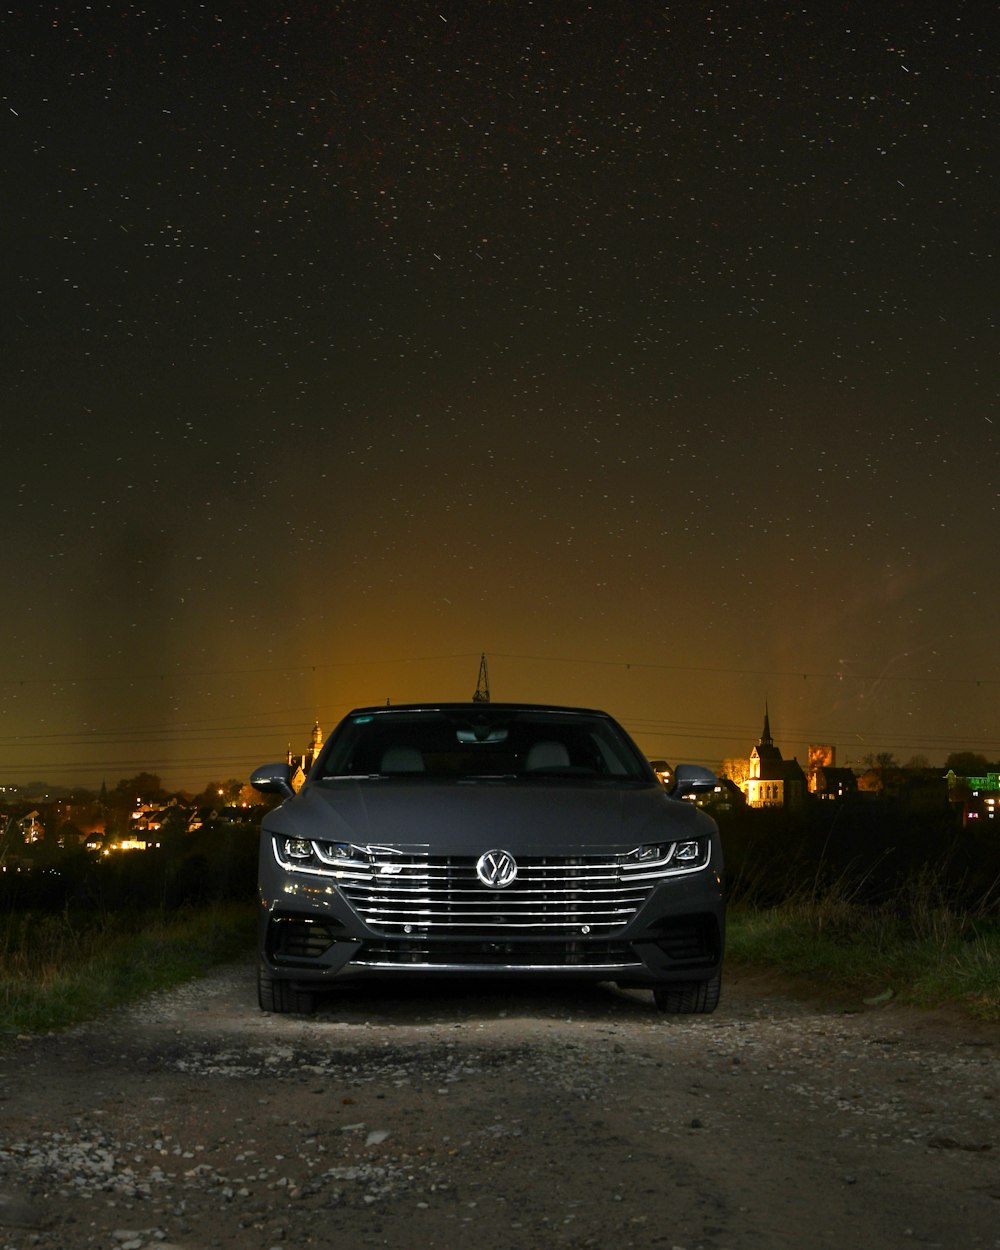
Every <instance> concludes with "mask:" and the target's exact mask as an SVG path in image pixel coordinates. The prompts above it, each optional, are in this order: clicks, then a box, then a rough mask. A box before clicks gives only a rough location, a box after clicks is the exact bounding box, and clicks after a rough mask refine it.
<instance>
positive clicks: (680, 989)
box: [653, 973, 722, 1016]
mask: <svg viewBox="0 0 1000 1250" xmlns="http://www.w3.org/2000/svg"><path fill="white" fill-rule="evenodd" d="M721 988H722V975H721V973H716V974H715V976H714V977H712V978H711V979H710V980H708V981H694V982H692V983H691V984H689V985H657V986H655V987H654V989H653V1001H654V1002H655V1003H656V1006H657V1008H658V1009H659V1010H660V1011H663V1012H666V1013H667V1014H668V1015H674V1016H690V1015H708V1013H709V1012H711V1011H714V1010H715V1009H716V1007H717V1006H718V1005H719V991H720V990H721Z"/></svg>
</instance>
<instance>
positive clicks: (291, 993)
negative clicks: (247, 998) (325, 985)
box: [257, 967, 316, 1016]
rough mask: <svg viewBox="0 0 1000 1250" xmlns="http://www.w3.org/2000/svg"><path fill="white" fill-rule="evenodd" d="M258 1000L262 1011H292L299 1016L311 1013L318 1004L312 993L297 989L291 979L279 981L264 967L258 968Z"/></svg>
mask: <svg viewBox="0 0 1000 1250" xmlns="http://www.w3.org/2000/svg"><path fill="white" fill-rule="evenodd" d="M257 1002H258V1003H260V1009H261V1011H273V1012H277V1013H286V1012H291V1013H292V1014H294V1015H298V1016H308V1015H311V1014H312V1012H313V1009H314V1008H315V1006H316V1000H315V998H314V996H313V995H312V994H309V993H307V992H306V991H305V990H297V989H296V988H295V986H294V985H292V984H291V982H289V981H279V980H278V979H277V978H275V977H273V976H272V975H271V973H270V972H268V970H267V969H266V968H264V967H260V968H258V969H257Z"/></svg>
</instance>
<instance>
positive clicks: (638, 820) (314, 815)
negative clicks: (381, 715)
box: [263, 778, 714, 855]
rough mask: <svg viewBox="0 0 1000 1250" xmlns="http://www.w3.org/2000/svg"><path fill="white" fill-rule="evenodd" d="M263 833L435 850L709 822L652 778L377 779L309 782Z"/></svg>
mask: <svg viewBox="0 0 1000 1250" xmlns="http://www.w3.org/2000/svg"><path fill="white" fill-rule="evenodd" d="M263 828H264V832H265V833H272V834H280V835H283V836H286V837H298V838H315V839H322V840H324V841H334V842H341V841H342V842H353V843H356V844H359V845H369V844H379V845H389V846H396V847H399V848H400V849H413V850H416V849H417V848H427V847H431V848H432V849H433V851H434V853H435V854H443V855H479V854H481V853H482V852H483V851H484V850H489V849H492V848H503V849H505V850H508V851H511V852H512V853H514V854H543V853H545V852H546V851H551V852H553V853H561V852H565V851H568V850H574V851H578V852H579V851H583V850H590V851H592V852H601V851H606V850H612V849H623V847H628V848H630V847H631V846H633V845H637V844H641V843H646V842H663V841H672V840H675V839H679V838H692V837H697V836H706V835H708V834H709V833H711V832H712V831H713V830H714V824H713V822H712V821H711V820H710V819H709V817H707V816H706V815H705V814H704V813H703V812H701V811H699V810H698V809H697V808H696V807H694V806H693V805H692V804H690V803H685V802H682V801H680V800H677V799H672V798H670V797H669V796H668V795H667V794H665V793H664V791H663V790H662V789H661V787H660V786H659V785H649V786H640V787H635V786H625V785H622V786H619V785H615V784H613V783H610V784H609V783H607V782H598V783H594V782H575V781H569V780H565V781H553V782H548V781H543V780H539V779H536V780H531V781H513V780H510V781H507V780H499V781H475V782H468V781H463V782H437V781H431V780H427V779H416V780H413V779H396V778H391V779H390V778H377V779H370V780H358V781H354V780H351V781H336V782H329V783H324V784H323V785H319V784H317V785H312V786H307V787H306V788H305V789H304V790H303V791H302V792H301V793H300V794H298V795H297V796H296V797H295V798H293V799H289V800H288V801H287V802H285V803H283V804H282V805H281V806H280V807H279V808H276V809H275V810H274V811H273V812H271V813H269V815H268V816H267V817H266V818H265V820H264V825H263Z"/></svg>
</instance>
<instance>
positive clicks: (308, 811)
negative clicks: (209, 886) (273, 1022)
mask: <svg viewBox="0 0 1000 1250" xmlns="http://www.w3.org/2000/svg"><path fill="white" fill-rule="evenodd" d="M251 780H252V782H253V784H254V785H255V786H256V787H257V788H258V789H259V790H262V791H264V792H270V793H279V794H282V795H284V796H285V801H284V802H283V803H282V804H281V805H280V806H279V807H276V808H275V809H274V810H273V811H271V812H269V813H268V815H267V816H266V817H265V819H264V821H263V824H262V827H261V841H260V872H259V886H260V914H259V919H260V923H259V939H260V971H259V998H260V1005H261V1007H262V1008H263V1009H264V1010H265V1011H298V1012H301V1011H309V1010H310V1009H311V1008H312V1006H313V1002H314V996H315V994H316V993H317V992H318V991H325V990H329V989H331V988H332V987H333V985H334V982H335V981H337V980H338V979H339V978H342V977H345V976H348V975H364V976H378V975H397V976H398V975H405V976H430V975H436V974H463V975H466V976H470V975H471V976H477V977H478V976H496V975H507V976H511V975H516V976H532V977H535V976H557V977H562V978H571V977H577V978H581V977H582V978H587V979H589V980H592V981H614V982H617V983H618V984H619V985H625V986H646V987H648V988H650V989H651V990H652V991H653V995H654V999H655V1002H656V1004H657V1006H658V1007H659V1008H660V1009H661V1010H663V1011H668V1012H709V1011H712V1010H714V1008H715V1006H716V1003H717V1002H718V999H719V987H720V983H721V968H722V951H723V941H724V929H725V903H724V897H723V870H722V849H721V846H720V843H719V832H718V829H717V828H716V826H715V823H714V821H712V820H711V819H710V817H708V816H707V815H706V814H705V813H704V812H703V811H701V810H700V809H699V808H697V807H695V806H694V804H692V803H691V802H688V801H685V798H684V797H683V796H685V795H691V794H693V793H694V792H696V791H698V790H707V789H712V788H713V787H714V786H715V784H716V782H715V778H714V776H713V775H712V773H710V772H709V771H708V770H707V769H702V768H697V767H695V766H684V765H682V766H681V767H679V768H678V769H677V770H676V772H675V773H674V777H673V783H672V784H673V793H668V792H667V790H666V788H665V787H664V785H663V784H662V783H661V782H660V780H659V779H658V778H657V776H656V774H655V773H654V771H653V769H652V768H651V767H650V765H649V763H648V761H647V760H646V759H645V758H644V757H643V755H642V753H641V752H640V751H639V749H638V747H637V746H636V745H635V743H634V742H633V741H632V739H631V738H630V737H629V736H628V734H626V733H625V731H624V730H623V729H622V728H621V726H620V725H618V724H617V723H616V722H615V721H614V720H612V718H611V717H610V716H608V715H607V714H606V713H604V712H597V711H588V710H585V709H582V708H561V707H539V706H530V705H514V704H496V703H493V704H484V703H468V704H454V703H451V704H437V705H426V706H425V705H421V706H406V707H402V706H401V707H371V708H359V709H357V710H355V711H353V712H351V713H350V714H349V715H348V716H346V717H345V718H344V720H343V721H341V723H340V724H339V725H338V726H337V728H336V729H335V730H334V732H333V733H332V734H331V735H330V737H329V739H328V740H327V742H326V745H325V746H324V747H323V750H322V752H321V753H320V755H319V756H318V758H317V760H316V762H315V763H314V765H313V767H312V768H311V769H310V772H309V775H308V777H307V778H306V781H305V784H304V785H303V787H302V789H301V790H300V791H299V793H298V794H294V793H293V792H292V789H291V786H290V778H289V770H288V767H287V766H286V765H285V764H272V765H268V766H266V767H264V768H260V769H258V770H257V771H256V772H255V773H254V775H253V777H252V778H251Z"/></svg>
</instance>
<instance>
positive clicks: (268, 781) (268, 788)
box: [250, 763, 295, 799]
mask: <svg viewBox="0 0 1000 1250" xmlns="http://www.w3.org/2000/svg"><path fill="white" fill-rule="evenodd" d="M250 784H251V785H252V786H253V788H254V789H255V790H259V791H260V792H261V793H262V794H280V795H281V796H282V798H285V799H290V798H292V797H293V796H294V794H295V791H294V790H293V789H292V770H291V769H290V768H289V767H288V765H287V764H282V763H278V764H262V765H261V767H260V768H257V769H255V770H254V772H253V773H252V774H251V777H250Z"/></svg>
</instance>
